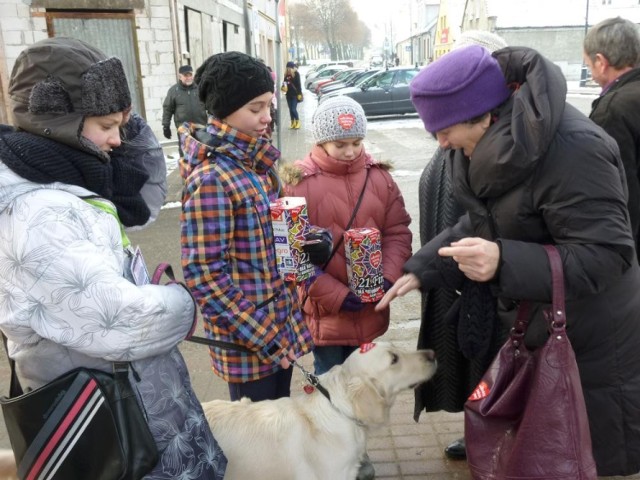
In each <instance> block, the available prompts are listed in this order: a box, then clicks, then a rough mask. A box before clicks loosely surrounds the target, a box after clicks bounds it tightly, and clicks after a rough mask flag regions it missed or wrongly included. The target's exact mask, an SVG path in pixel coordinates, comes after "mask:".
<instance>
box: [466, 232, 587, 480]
mask: <svg viewBox="0 0 640 480" xmlns="http://www.w3.org/2000/svg"><path fill="white" fill-rule="evenodd" d="M545 250H546V251H547V255H548V256H549V264H550V266H551V273H552V282H553V302H552V309H551V311H547V312H545V317H546V318H547V320H548V322H549V332H550V335H549V338H548V340H547V341H546V343H545V344H544V345H543V346H542V347H540V348H538V349H536V350H534V351H529V350H528V349H527V348H526V347H525V345H524V334H525V331H526V328H527V323H528V316H529V315H528V314H529V303H528V302H521V304H520V308H519V310H518V318H517V320H516V323H515V325H514V327H513V329H512V331H511V335H510V338H509V339H508V340H507V341H506V343H505V344H504V345H503V346H502V348H501V349H500V351H499V352H498V355H497V356H496V358H495V359H494V361H493V363H492V364H491V366H490V367H489V369H488V370H487V372H486V373H485V374H484V376H483V378H482V380H481V381H480V383H479V384H478V386H477V387H476V389H475V390H474V392H473V393H472V394H471V396H470V397H469V399H468V400H467V402H466V403H465V407H464V412H465V441H466V450H467V462H468V465H469V469H470V471H471V476H472V478H474V479H475V480H524V479H527V480H530V479H532V478H540V479H542V478H544V479H546V480H559V479H562V480H595V479H596V478H597V474H596V466H595V462H594V460H593V455H592V452H591V435H590V432H589V422H588V419H587V411H586V408H585V403H584V396H583V394H582V386H581V384H580V375H579V372H578V365H577V364H576V359H575V354H574V352H573V348H572V347H571V343H570V342H569V338H568V337H567V334H566V330H565V326H566V317H565V308H564V307H565V304H564V277H563V272H562V261H561V259H560V254H559V253H558V250H556V248H555V247H553V246H549V245H545Z"/></svg>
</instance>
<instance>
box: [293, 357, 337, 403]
mask: <svg viewBox="0 0 640 480" xmlns="http://www.w3.org/2000/svg"><path fill="white" fill-rule="evenodd" d="M289 361H290V362H291V363H292V364H293V365H294V366H296V367H298V368H299V369H300V371H301V372H302V375H304V378H305V380H306V381H307V383H309V385H311V386H312V387H314V388H317V389H318V391H319V392H320V393H321V394H322V395H324V396H325V397H326V398H327V400H329V403H331V395H330V394H329V391H328V390H327V389H326V388H324V387H323V386H322V384H321V383H320V380H319V379H318V377H317V376H315V375H314V374H313V373H311V372H309V371H307V370H305V368H304V367H303V366H302V365H300V364H299V363H298V362H296V361H295V360H289ZM331 405H333V403H331Z"/></svg>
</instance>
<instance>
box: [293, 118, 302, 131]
mask: <svg viewBox="0 0 640 480" xmlns="http://www.w3.org/2000/svg"><path fill="white" fill-rule="evenodd" d="M293 128H295V129H296V130H297V129H299V128H300V119H298V120H296V121H295V125H294V126H293Z"/></svg>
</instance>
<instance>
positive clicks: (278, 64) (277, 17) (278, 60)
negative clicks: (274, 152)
mask: <svg viewBox="0 0 640 480" xmlns="http://www.w3.org/2000/svg"><path fill="white" fill-rule="evenodd" d="M275 7H276V12H275V21H276V65H275V67H276V68H275V70H276V92H275V94H276V97H277V101H278V109H277V110H276V147H277V148H278V150H281V143H282V140H281V130H282V129H281V128H280V123H281V121H280V119H281V118H282V115H280V109H281V108H282V102H281V95H280V88H278V87H277V86H278V85H279V82H280V79H281V78H282V71H281V69H282V67H281V65H282V54H281V51H280V49H281V48H282V39H281V38H280V14H279V11H278V0H275Z"/></svg>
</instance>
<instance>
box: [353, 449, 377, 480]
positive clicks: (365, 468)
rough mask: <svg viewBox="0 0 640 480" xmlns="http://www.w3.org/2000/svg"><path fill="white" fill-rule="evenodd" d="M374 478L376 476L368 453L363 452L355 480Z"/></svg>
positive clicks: (371, 479) (370, 479)
mask: <svg viewBox="0 0 640 480" xmlns="http://www.w3.org/2000/svg"><path fill="white" fill-rule="evenodd" d="M374 478H376V471H375V469H374V468H373V464H372V463H371V460H370V459H369V455H368V454H366V453H365V454H364V458H363V459H362V462H360V467H359V468H358V476H357V477H356V480H373V479H374Z"/></svg>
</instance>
